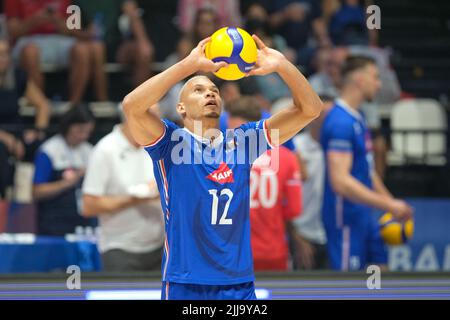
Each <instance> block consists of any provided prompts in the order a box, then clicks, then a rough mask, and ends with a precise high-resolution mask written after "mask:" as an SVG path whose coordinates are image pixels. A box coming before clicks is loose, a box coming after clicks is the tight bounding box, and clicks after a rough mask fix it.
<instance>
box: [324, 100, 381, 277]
mask: <svg viewBox="0 0 450 320" xmlns="http://www.w3.org/2000/svg"><path fill="white" fill-rule="evenodd" d="M321 144H322V147H323V150H324V153H325V154H327V153H328V152H331V151H332V152H343V153H350V154H351V155H352V167H351V172H350V173H351V175H352V176H353V177H354V178H355V179H357V180H358V181H359V182H361V183H362V184H364V185H365V186H366V187H367V188H370V189H372V172H373V170H374V166H373V154H372V140H371V137H370V132H369V130H368V128H367V125H366V123H365V120H364V118H363V117H362V115H361V114H360V113H359V112H357V111H355V110H354V109H352V108H351V107H350V106H348V105H347V104H346V103H345V102H344V101H343V100H340V99H338V100H336V103H335V105H334V107H333V108H332V109H331V110H330V112H329V113H328V114H327V116H326V117H325V120H324V123H323V126H322V132H321ZM322 217H323V222H324V227H325V230H326V233H327V239H328V253H329V257H330V264H331V267H332V268H333V269H335V270H359V269H362V268H364V267H365V266H366V264H368V263H378V264H384V263H387V253H386V248H385V245H384V243H383V241H382V239H381V237H380V233H379V227H378V224H377V222H376V221H375V218H374V217H373V216H372V208H371V207H369V206H366V205H363V204H359V203H354V202H352V201H349V200H347V199H344V198H342V197H341V196H340V195H338V194H336V193H335V192H334V190H333V188H332V186H331V183H330V176H329V171H328V166H327V170H326V177H325V190H324V202H323V207H322Z"/></svg>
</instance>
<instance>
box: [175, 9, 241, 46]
mask: <svg viewBox="0 0 450 320" xmlns="http://www.w3.org/2000/svg"><path fill="white" fill-rule="evenodd" d="M204 9H206V10H205V12H206V11H214V12H215V16H216V18H215V20H216V21H215V23H216V26H217V27H225V26H229V27H240V26H241V13H240V10H239V0H227V1H217V0H179V1H178V25H179V27H180V30H181V31H182V32H184V33H188V32H190V30H192V28H194V26H198V27H199V28H200V29H201V28H203V27H206V26H205V23H204V21H203V20H202V19H206V18H204V17H200V14H199V12H202V11H203V10H204ZM205 21H206V20H205ZM206 25H209V22H208V23H206ZM214 31H215V30H213V32H214ZM205 32H206V31H205ZM211 33H212V32H211ZM211 33H209V34H211ZM209 34H208V35H209ZM204 38H205V37H203V38H201V39H204ZM201 39H198V40H195V41H194V43H197V42H198V41H199V40H201Z"/></svg>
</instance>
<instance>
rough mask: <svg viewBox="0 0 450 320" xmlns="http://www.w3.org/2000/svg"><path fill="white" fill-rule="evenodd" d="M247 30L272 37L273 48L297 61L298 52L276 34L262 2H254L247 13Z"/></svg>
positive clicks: (261, 35) (292, 60) (260, 35)
mask: <svg viewBox="0 0 450 320" xmlns="http://www.w3.org/2000/svg"><path fill="white" fill-rule="evenodd" d="M245 30H247V31H248V32H249V33H250V34H256V35H257V36H258V37H260V38H261V37H270V38H272V43H273V48H275V49H277V50H278V51H280V52H281V53H283V54H284V55H285V56H286V58H287V59H288V60H289V61H291V62H292V63H295V61H296V59H297V53H296V52H295V50H292V49H291V48H289V47H288V45H287V42H286V40H285V39H284V38H283V37H282V36H280V35H279V34H276V33H275V32H274V30H273V29H272V27H271V26H270V22H269V14H268V13H267V10H266V9H265V8H264V7H263V6H262V5H261V4H260V3H252V4H251V5H250V6H249V7H248V9H247V11H246V14H245Z"/></svg>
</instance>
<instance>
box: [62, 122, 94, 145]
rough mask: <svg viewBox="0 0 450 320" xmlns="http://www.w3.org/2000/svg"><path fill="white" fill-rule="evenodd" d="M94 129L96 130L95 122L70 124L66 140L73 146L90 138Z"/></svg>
mask: <svg viewBox="0 0 450 320" xmlns="http://www.w3.org/2000/svg"><path fill="white" fill-rule="evenodd" d="M92 130H94V123H93V122H88V123H75V124H73V125H71V126H70V128H69V130H68V131H67V135H66V140H67V143H68V144H69V145H71V146H77V145H79V144H80V143H83V142H85V141H87V140H88V139H89V137H90V136H91V133H92Z"/></svg>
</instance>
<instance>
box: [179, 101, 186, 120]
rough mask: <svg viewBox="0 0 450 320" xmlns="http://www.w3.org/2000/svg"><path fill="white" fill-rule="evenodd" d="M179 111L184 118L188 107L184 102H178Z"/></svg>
mask: <svg viewBox="0 0 450 320" xmlns="http://www.w3.org/2000/svg"><path fill="white" fill-rule="evenodd" d="M177 112H178V114H179V115H180V116H181V118H184V117H185V116H186V107H185V105H184V103H183V102H178V104H177Z"/></svg>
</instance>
